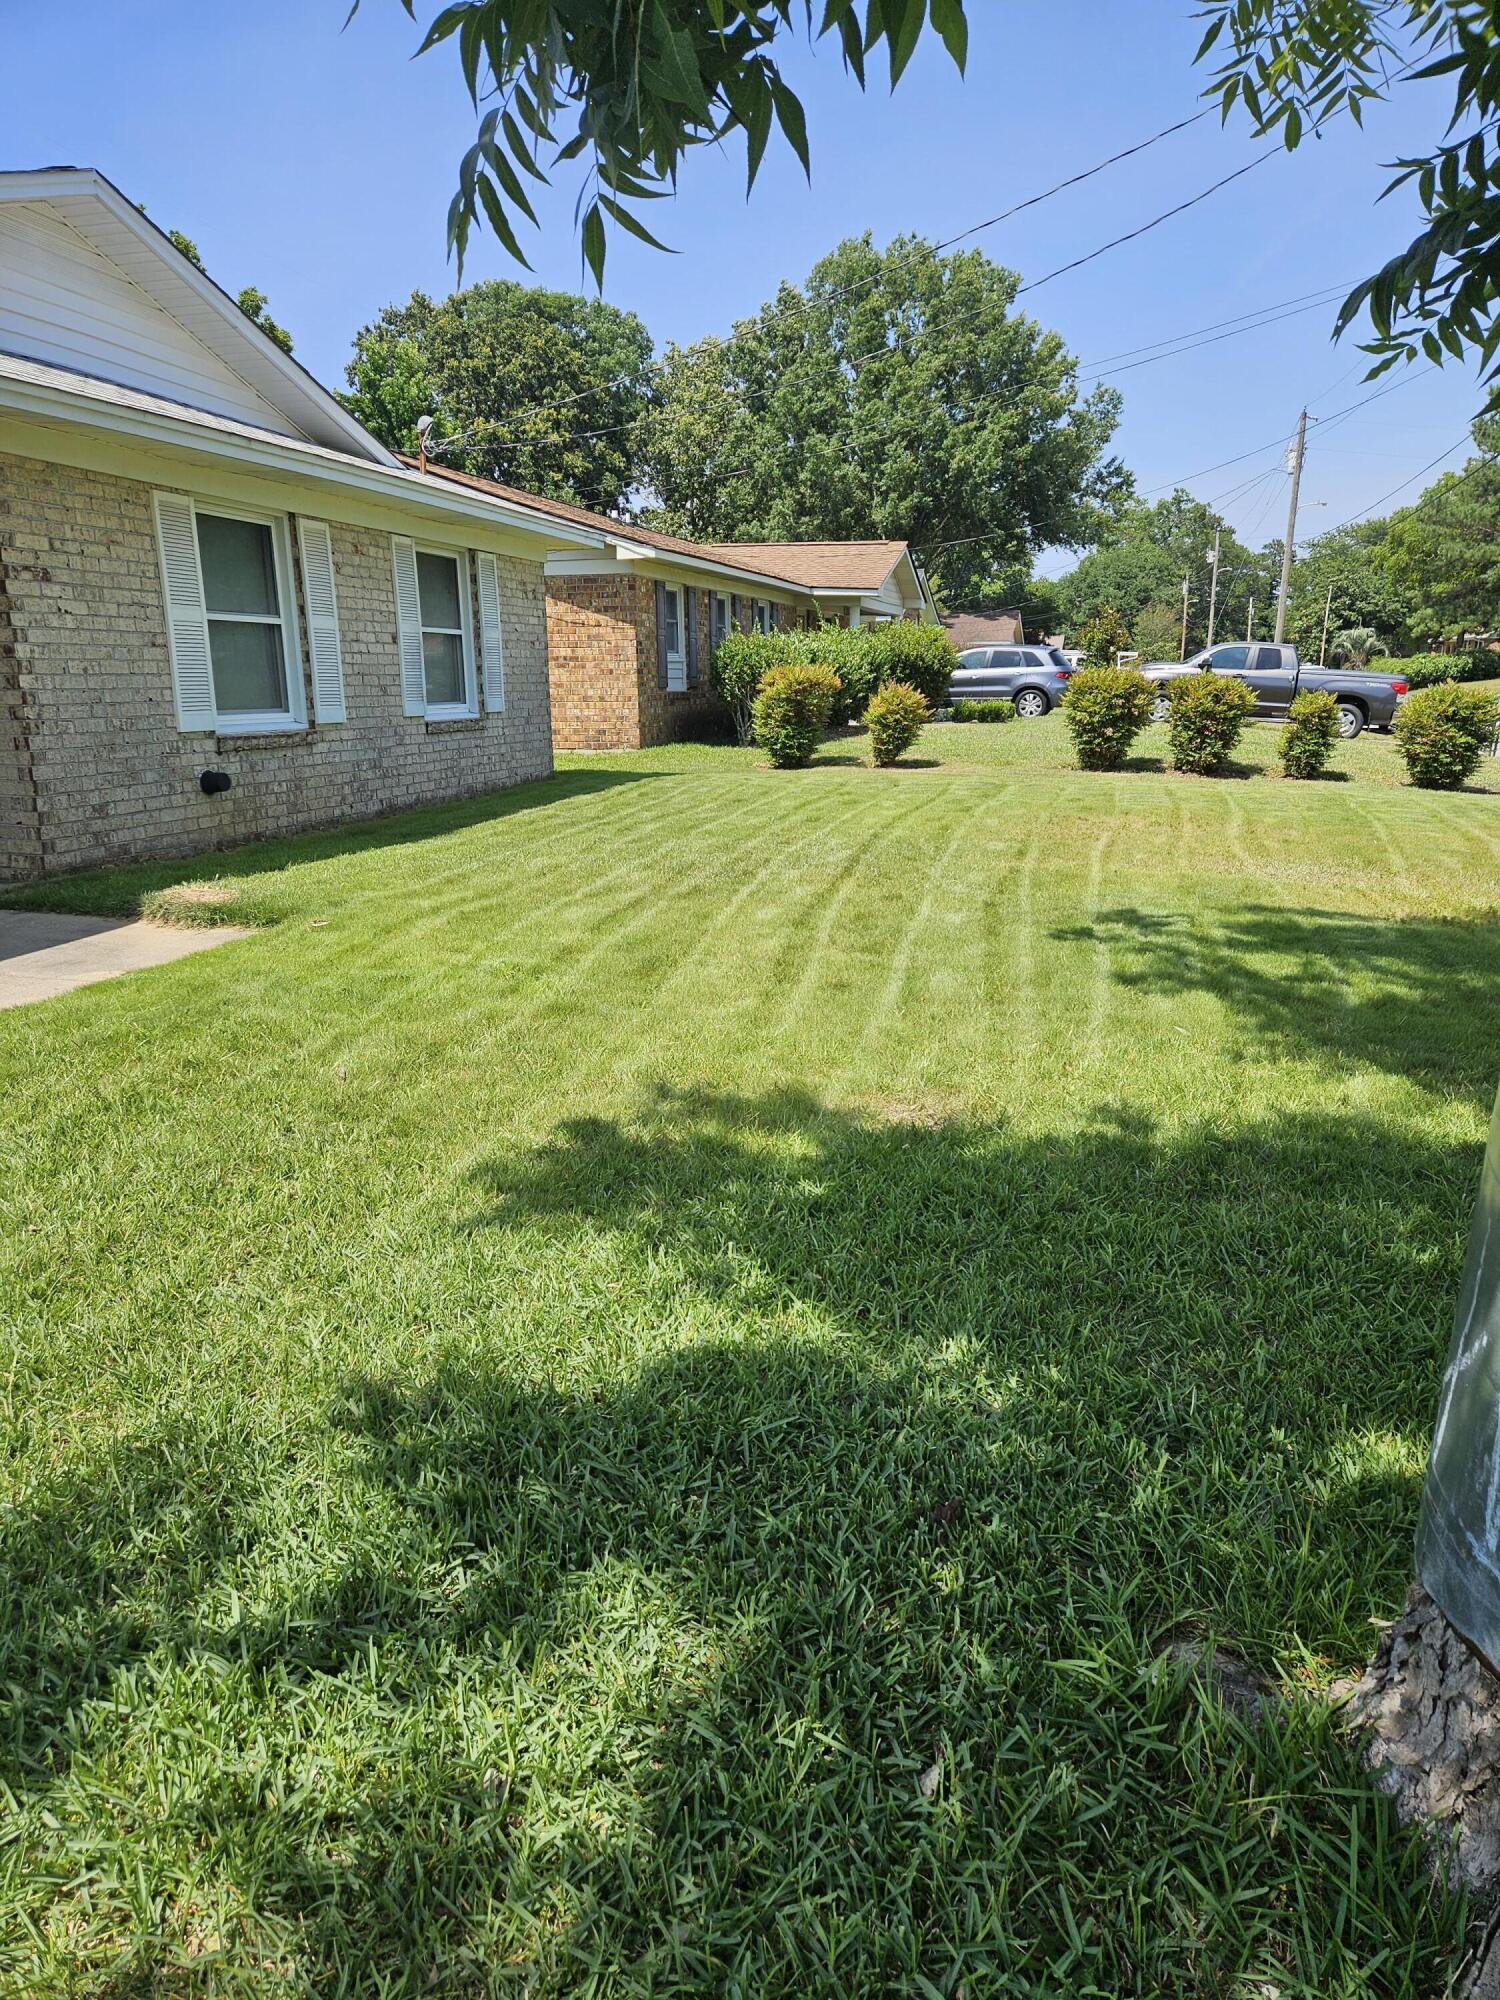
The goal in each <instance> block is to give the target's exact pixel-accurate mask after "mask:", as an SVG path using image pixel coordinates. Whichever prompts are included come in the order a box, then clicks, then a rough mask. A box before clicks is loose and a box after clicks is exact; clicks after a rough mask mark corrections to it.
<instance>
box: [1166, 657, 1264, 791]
mask: <svg viewBox="0 0 1500 2000" xmlns="http://www.w3.org/2000/svg"><path fill="white" fill-rule="evenodd" d="M1167 700H1168V702H1169V704H1170V706H1169V710H1168V715H1167V729H1168V732H1169V734H1170V738H1171V744H1172V765H1173V768H1174V769H1175V770H1178V771H1196V772H1197V773H1198V774H1199V775H1200V776H1201V777H1212V776H1213V775H1214V773H1215V772H1217V771H1222V770H1223V768H1224V766H1225V765H1226V764H1227V763H1228V762H1229V757H1230V753H1231V751H1232V750H1233V749H1234V746H1235V744H1236V743H1238V742H1239V740H1240V731H1241V730H1242V729H1243V728H1244V726H1245V723H1246V722H1247V720H1248V719H1249V716H1250V711H1251V710H1252V709H1253V708H1254V706H1255V696H1254V695H1253V694H1252V693H1251V691H1250V689H1249V688H1248V687H1247V686H1246V684H1245V683H1244V681H1240V680H1236V679H1235V678H1234V677H1233V675H1231V674H1183V675H1182V676H1181V677H1180V678H1179V679H1177V680H1174V681H1168V682H1167Z"/></svg>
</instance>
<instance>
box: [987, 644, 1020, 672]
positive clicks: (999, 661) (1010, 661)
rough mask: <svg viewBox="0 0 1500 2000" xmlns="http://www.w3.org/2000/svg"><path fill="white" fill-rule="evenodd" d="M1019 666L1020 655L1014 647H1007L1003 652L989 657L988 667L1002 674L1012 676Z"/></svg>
mask: <svg viewBox="0 0 1500 2000" xmlns="http://www.w3.org/2000/svg"><path fill="white" fill-rule="evenodd" d="M1020 664H1021V655H1020V654H1019V653H1018V652H1016V650H1015V649H1014V647H1007V648H1006V649H1005V651H1004V652H1000V653H992V654H991V655H990V665H991V666H993V667H994V668H996V670H997V671H998V672H1000V673H1003V674H1013V673H1014V672H1015V671H1016V669H1017V668H1018V667H1019V666H1020Z"/></svg>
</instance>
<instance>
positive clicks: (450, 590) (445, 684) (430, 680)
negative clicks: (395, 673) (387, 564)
mask: <svg viewBox="0 0 1500 2000" xmlns="http://www.w3.org/2000/svg"><path fill="white" fill-rule="evenodd" d="M465 584H466V578H465V575H464V570H463V566H462V564H461V563H460V561H459V558H458V557H457V556H456V555H449V554H448V553H446V552H445V551H443V550H440V549H418V550H417V602H418V604H419V606H420V609H421V617H422V671H423V674H424V676H425V679H426V686H427V713H428V714H429V715H440V716H441V715H469V714H471V713H472V712H473V706H474V704H473V697H472V687H471V672H472V667H473V657H474V648H473V644H472V642H471V640H470V637H469V605H468V593H467V590H466V588H465Z"/></svg>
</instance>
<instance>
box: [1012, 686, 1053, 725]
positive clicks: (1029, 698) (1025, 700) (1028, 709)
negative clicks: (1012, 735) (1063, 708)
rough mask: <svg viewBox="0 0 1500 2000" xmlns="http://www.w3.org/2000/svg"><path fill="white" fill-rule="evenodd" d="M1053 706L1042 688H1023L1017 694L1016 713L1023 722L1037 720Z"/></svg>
mask: <svg viewBox="0 0 1500 2000" xmlns="http://www.w3.org/2000/svg"><path fill="white" fill-rule="evenodd" d="M1051 706H1052V704H1051V702H1050V701H1048V699H1047V697H1046V696H1045V695H1044V694H1043V693H1042V691H1041V689H1040V688H1022V690H1021V692H1020V693H1019V694H1018V695H1017V696H1016V714H1017V715H1018V716H1020V718H1021V720H1022V721H1023V722H1035V721H1036V719H1037V717H1038V716H1039V715H1045V714H1046V713H1047V710H1048V709H1049V708H1050V707H1051Z"/></svg>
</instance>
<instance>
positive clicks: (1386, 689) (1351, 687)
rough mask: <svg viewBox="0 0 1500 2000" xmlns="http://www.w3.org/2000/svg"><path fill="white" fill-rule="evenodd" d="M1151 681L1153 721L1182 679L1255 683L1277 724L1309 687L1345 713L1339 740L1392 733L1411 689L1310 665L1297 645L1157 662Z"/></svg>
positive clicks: (1261, 710) (1220, 650)
mask: <svg viewBox="0 0 1500 2000" xmlns="http://www.w3.org/2000/svg"><path fill="white" fill-rule="evenodd" d="M1141 672H1142V673H1143V674H1144V675H1145V676H1146V679H1147V680H1148V681H1154V682H1156V683H1158V684H1159V685H1160V686H1161V693H1160V695H1159V696H1158V698H1157V702H1156V706H1155V707H1154V708H1153V709H1152V711H1151V715H1152V719H1153V721H1157V722H1160V721H1162V720H1163V719H1164V718H1165V716H1166V713H1167V690H1166V683H1167V682H1168V681H1173V680H1176V679H1177V678H1178V677H1179V676H1180V675H1182V674H1196V673H1214V674H1233V675H1234V677H1235V679H1236V680H1241V681H1246V682H1248V683H1249V685H1250V687H1251V689H1252V691H1253V692H1254V695H1255V711H1254V712H1255V714H1256V715H1257V716H1260V717H1261V718H1263V719H1264V720H1267V721H1271V720H1274V719H1276V718H1278V717H1281V716H1284V715H1285V714H1286V712H1287V710H1288V709H1289V708H1290V707H1291V705H1292V701H1293V699H1294V697H1295V696H1297V695H1299V694H1303V693H1305V692H1306V691H1307V690H1308V689H1309V688H1318V689H1322V690H1325V691H1326V692H1327V693H1329V694H1331V695H1332V696H1333V698H1334V700H1335V701H1336V702H1337V703H1338V708H1339V735H1340V736H1343V737H1351V736H1358V735H1359V733H1360V731H1361V730H1362V729H1365V728H1368V727H1371V726H1373V727H1375V728H1377V729H1388V728H1389V727H1390V725H1391V724H1392V723H1393V722H1394V721H1395V719H1396V711H1397V709H1398V708H1399V707H1400V706H1401V704H1402V702H1403V701H1404V700H1405V699H1406V694H1407V684H1406V682H1405V681H1404V680H1399V679H1396V678H1395V677H1394V676H1392V675H1390V674H1370V673H1352V672H1345V671H1344V670H1343V669H1341V668H1338V667H1314V666H1304V665H1303V664H1302V662H1301V661H1300V660H1299V659H1298V658H1297V649H1296V647H1295V646H1264V645H1261V644H1259V643H1258V642H1256V643H1252V644H1249V645H1235V646H1212V647H1209V648H1208V649H1207V650H1205V651H1204V652H1201V653H1194V654H1193V656H1192V658H1191V659H1188V660H1180V661H1179V660H1152V661H1151V662H1150V663H1149V664H1148V665H1145V666H1143V667H1142V668H1141Z"/></svg>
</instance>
